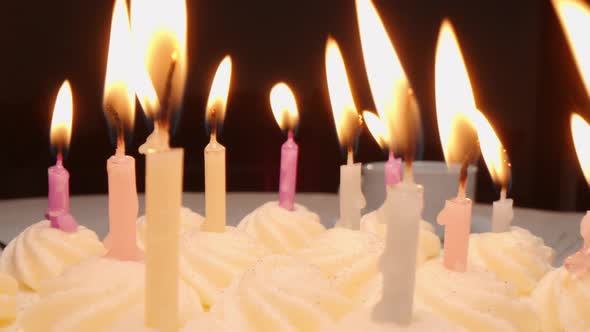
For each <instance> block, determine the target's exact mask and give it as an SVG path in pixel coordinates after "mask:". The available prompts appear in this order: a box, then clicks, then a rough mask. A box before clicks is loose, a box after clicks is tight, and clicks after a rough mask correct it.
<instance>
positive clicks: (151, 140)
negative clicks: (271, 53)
mask: <svg viewBox="0 0 590 332" xmlns="http://www.w3.org/2000/svg"><path fill="white" fill-rule="evenodd" d="M555 1H556V3H559V4H558V5H557V7H558V9H559V10H560V11H559V14H560V18H561V19H562V20H565V19H567V16H568V15H569V14H568V13H570V12H569V11H567V13H566V12H562V11H561V10H562V9H564V8H565V7H564V8H562V7H561V5H563V4H565V5H566V6H567V5H571V4H572V1H573V0H555ZM562 2H563V3H562ZM184 7H185V6H184V0H168V1H149V2H146V1H144V2H137V4H134V6H132V8H131V9H132V10H131V18H132V19H133V23H134V24H133V27H134V29H138V31H134V32H133V33H134V34H137V36H134V37H138V38H132V33H131V25H130V20H129V14H128V12H129V11H128V8H127V5H126V1H124V0H117V1H116V3H115V7H114V11H113V22H112V27H111V29H112V30H111V40H112V41H115V38H117V39H116V41H117V42H111V45H110V46H109V55H108V64H107V73H106V78H105V89H104V96H103V97H104V98H103V107H104V110H105V115H106V117H107V120H108V121H109V124H110V125H111V127H112V128H113V129H114V131H115V136H116V142H117V147H116V150H115V154H114V155H113V156H112V157H111V158H109V159H108V161H107V167H106V169H107V173H108V198H109V200H108V215H105V216H104V220H105V224H106V222H107V220H108V225H109V233H108V236H107V238H106V239H105V240H104V241H103V242H101V241H100V240H99V238H98V237H97V235H96V234H95V233H94V231H92V230H90V229H88V228H86V227H84V226H82V225H79V224H78V222H77V221H76V219H75V218H74V216H73V215H72V214H71V212H70V205H69V181H70V178H69V173H68V171H67V170H66V169H65V166H64V156H65V155H66V154H65V153H64V152H65V151H66V149H67V147H68V144H69V140H70V136H71V123H72V107H73V100H72V93H71V88H70V85H69V83H68V82H67V81H66V82H64V84H63V85H62V87H61V88H60V92H59V93H58V97H57V100H56V103H55V111H54V114H53V117H52V125H51V143H52V145H53V146H54V147H55V150H56V154H57V161H56V164H55V165H54V166H52V167H50V168H49V169H48V178H49V197H48V208H47V210H46V211H45V213H44V215H45V220H43V221H40V222H37V223H34V224H32V225H31V226H29V227H27V228H26V229H24V231H22V232H21V233H20V234H19V235H18V236H16V237H15V238H14V239H12V240H11V241H10V243H9V244H8V246H7V248H6V249H5V250H4V251H3V253H2V256H1V257H0V332H123V331H125V332H158V331H159V332H178V331H181V332H201V331H209V332H236V331H237V332H332V331H334V332H336V331H351V332H352V331H356V332H358V331H364V332H396V331H400V332H401V331H415V332H423V331H441V332H443V331H449V332H455V331H456V332H462V331H470V332H588V331H590V305H588V302H589V301H590V213H589V214H588V215H587V216H586V218H584V219H583V221H582V223H581V227H580V233H581V235H582V237H583V239H584V245H583V247H582V248H581V249H580V250H579V251H578V252H576V253H575V254H573V255H572V256H570V257H569V258H568V259H567V260H566V261H565V263H564V265H563V266H561V267H558V268H557V269H554V268H553V266H552V264H553V258H554V252H553V249H551V248H549V247H548V246H546V245H545V243H544V242H543V240H542V239H540V238H539V237H537V236H535V235H533V234H532V233H531V232H530V231H529V230H525V229H522V228H518V227H511V222H512V219H513V216H514V214H513V208H512V205H513V201H512V200H511V199H508V198H507V197H506V194H507V191H508V188H509V182H510V176H511V175H510V162H509V161H508V160H509V159H508V157H507V153H506V151H505V149H504V147H503V145H502V144H501V142H500V140H499V138H498V137H497V136H496V134H495V131H494V129H493V128H492V127H491V125H490V124H489V123H488V121H487V120H486V119H485V117H484V116H483V114H482V113H481V112H479V111H477V109H476V107H475V105H476V103H475V100H474V98H473V94H472V92H471V86H470V83H469V75H468V73H467V71H466V68H465V66H464V65H463V62H462V61H463V56H462V54H461V49H460V46H459V43H458V39H457V36H456V35H455V32H454V30H453V27H452V24H451V22H450V21H449V20H444V21H443V23H442V27H441V31H440V35H439V40H438V45H437V49H436V56H437V61H435V87H436V91H435V95H436V104H437V105H436V108H437V117H438V125H439V133H440V135H441V142H442V144H443V153H444V155H445V160H446V161H447V162H448V163H454V162H459V163H460V164H461V166H462V167H461V172H460V174H459V186H458V191H457V197H453V198H449V199H448V200H447V201H446V203H445V207H444V209H443V210H442V211H441V213H440V214H439V215H438V218H437V220H436V222H437V223H438V224H440V225H443V226H444V228H445V236H444V243H443V244H442V245H441V240H440V239H439V237H438V236H437V235H436V234H435V233H434V230H433V226H432V225H431V224H429V223H428V222H426V221H423V220H422V216H421V213H422V209H423V207H424V203H425V202H424V198H423V193H424V190H428V188H423V187H422V186H421V185H419V184H417V183H416V182H417V181H415V179H414V174H413V167H412V162H413V160H414V157H415V155H416V151H415V150H416V146H417V145H418V144H417V140H418V137H419V136H420V135H419V131H420V121H421V120H420V117H419V109H418V105H419V103H418V100H417V97H416V95H415V94H414V93H413V91H412V89H411V87H410V84H409V82H410V80H409V79H408V78H407V77H406V73H405V71H404V68H403V67H402V65H401V62H400V61H399V59H398V57H397V54H396V53H395V48H394V47H393V45H392V43H391V41H390V39H389V36H388V34H387V30H386V29H385V27H384V25H383V22H382V20H381V18H380V16H379V14H378V12H377V9H376V8H375V6H374V5H373V4H372V2H371V0H356V9H357V15H358V21H359V31H360V37H361V38H360V39H361V44H362V49H363V59H364V61H365V67H366V69H367V74H368V77H369V83H370V88H371V93H372V95H373V99H374V102H375V106H376V109H377V113H378V116H377V115H375V114H373V113H371V112H369V113H366V114H365V116H364V119H366V120H367V123H368V124H369V122H370V124H369V129H370V130H371V133H372V134H373V136H374V137H375V139H376V140H377V141H378V143H379V145H380V146H381V147H382V148H383V149H384V150H386V151H387V153H388V155H389V157H390V159H389V161H388V162H387V163H386V166H385V183H384V184H385V186H386V193H387V197H386V199H385V201H384V202H383V205H382V206H381V208H379V209H378V210H377V211H373V212H370V213H368V214H366V215H365V216H362V215H361V211H362V208H363V207H364V206H365V203H366V202H365V199H364V196H363V193H362V187H361V176H362V175H361V165H360V164H359V163H355V162H354V157H355V154H354V152H355V146H356V140H357V139H358V135H359V131H360V130H361V127H360V125H361V123H360V122H359V112H358V111H357V107H356V105H355V101H354V98H353V94H352V91H351V88H350V86H351V85H350V82H349V79H348V76H347V73H346V66H345V63H344V57H343V55H342V53H341V51H340V49H339V46H338V43H337V42H336V40H334V39H332V38H329V39H328V40H327V43H326V51H325V61H326V63H325V67H326V76H327V84H328V92H329V95H330V103H331V106H332V111H333V114H334V120H335V124H336V133H337V136H338V140H339V142H340V144H341V147H342V148H343V150H345V151H346V152H347V163H346V164H345V165H342V166H341V167H340V188H339V198H340V211H339V212H340V213H339V216H338V221H337V223H336V226H334V227H326V225H327V224H329V222H330V221H328V220H323V221H322V220H320V217H319V215H318V214H316V213H315V212H313V211H311V210H310V209H308V208H307V207H305V206H303V205H300V204H296V203H295V189H296V183H297V182H296V181H297V169H298V165H297V160H298V151H299V147H298V145H297V143H296V142H295V133H296V129H297V123H298V119H299V114H298V111H297V105H296V100H295V97H294V94H293V92H292V91H291V90H290V88H289V87H288V85H287V84H285V83H278V84H277V85H275V86H274V87H273V89H272V90H271V95H270V102H271V108H272V110H273V114H274V116H275V119H276V120H277V124H278V125H279V127H280V128H281V129H282V130H284V131H285V132H286V136H287V139H286V141H285V143H284V144H283V146H282V148H281V167H280V181H279V193H278V201H276V202H275V201H272V202H267V203H264V204H262V205H261V206H259V207H258V208H256V209H254V210H253V211H251V212H250V213H249V214H247V215H246V216H244V217H243V218H242V219H241V221H239V222H238V220H231V225H230V223H228V222H227V220H226V214H227V209H226V191H225V190H226V182H225V180H226V178H225V166H226V165H225V161H226V160H225V147H224V146H222V145H221V143H220V141H219V140H218V138H219V137H218V136H219V134H220V129H221V124H222V122H223V120H224V118H225V111H226V105H227V98H228V94H229V89H230V80H231V73H232V60H231V57H229V56H227V57H225V58H224V59H223V60H222V61H221V63H220V65H219V66H218V68H217V71H216V73H215V77H214V79H213V82H212V84H211V92H210V95H209V99H208V101H207V106H206V114H205V117H206V123H207V126H208V129H209V135H210V142H209V144H208V145H207V147H206V148H205V150H204V163H205V167H204V169H205V215H204V216H201V215H199V214H197V213H195V212H193V211H191V210H190V209H188V208H184V207H182V192H183V191H182V185H183V167H184V150H183V149H181V148H171V147H170V129H171V122H170V121H171V118H173V117H171V113H172V112H174V111H177V110H178V109H179V108H180V103H181V102H182V99H183V96H184V95H185V94H184V83H185V80H186V76H187V53H186V49H187V47H186V15H184V14H185V13H184V12H183V10H184V9H185V8H184ZM572 8H574V9H573V10H580V9H582V10H583V13H585V14H586V18H587V20H588V23H589V24H590V14H589V13H590V10H588V8H586V7H584V6H581V5H579V4H578V6H574V7H570V8H569V9H568V10H572ZM175 11H180V14H181V15H179V13H177V12H175ZM154 13H156V14H157V15H154ZM588 27H590V25H589V26H588ZM144 30H145V31H144ZM583 30H584V31H586V30H588V29H583ZM146 32H147V34H148V35H147V36H146V35H145V33H146ZM150 34H151V35H150ZM134 39H135V40H134ZM585 39H586V38H581V40H585ZM132 40H133V41H134V42H133V43H132ZM134 48H137V50H135V49H134ZM134 54H142V55H143V56H144V59H143V60H145V61H143V62H144V65H145V66H143V67H142V66H135V62H139V61H138V59H134V58H133V55H134ZM140 63H141V62H140ZM136 67H137V68H136ZM129 68H134V69H138V70H124V69H129ZM131 76H132V77H131ZM136 76H138V77H136ZM450 78H453V79H454V81H453V82H451V83H452V84H451V83H450V82H449V80H450ZM131 82H133V84H131ZM127 83H129V84H127ZM136 97H137V99H139V102H140V104H141V106H142V108H143V110H144V111H145V113H146V115H147V116H149V117H151V118H153V120H154V129H153V132H152V133H151V134H150V135H149V137H148V139H147V141H146V143H145V144H144V145H142V146H141V147H140V151H141V152H142V153H144V154H145V164H146V171H145V174H146V181H145V183H146V185H145V188H146V193H145V216H144V217H140V218H137V215H138V211H139V200H138V195H137V189H136V179H135V171H136V170H135V160H134V159H133V158H132V157H130V156H127V155H125V147H126V144H125V143H126V142H125V139H126V137H127V136H128V135H126V134H127V131H129V129H130V128H131V127H132V123H133V119H134V118H135V117H134V111H135V99H136ZM461 98H463V100H461ZM458 100H459V102H458ZM572 130H573V131H574V141H575V144H576V147H577V148H578V149H579V150H582V149H584V148H585V146H583V143H584V144H585V143H587V142H584V140H583V139H578V138H577V137H582V138H584V137H586V138H587V137H588V133H590V126H589V125H588V124H587V123H586V122H584V121H583V120H582V119H581V117H578V118H576V117H574V118H573V120H572ZM578 130H582V131H583V132H582V133H583V134H584V135H581V136H580V135H577V134H576V133H577V132H578ZM581 142H583V143H581ZM477 143H479V144H477ZM398 151H399V152H401V153H402V154H403V155H404V158H405V163H404V167H405V168H404V171H403V176H402V163H401V160H400V159H397V158H395V155H394V153H398ZM474 151H478V152H477V153H475V152H474ZM479 151H481V152H482V154H483V155H484V161H485V163H486V166H487V168H488V171H489V173H490V174H491V176H492V179H493V180H494V181H495V182H496V183H497V184H498V185H499V186H500V187H501V194H500V199H499V200H498V201H496V202H495V203H494V205H493V212H492V216H491V217H490V218H489V219H490V224H491V226H492V227H491V228H492V230H493V231H492V232H488V233H482V234H471V213H472V201H471V200H470V199H469V198H468V197H467V196H466V189H465V187H466V182H467V172H466V170H467V167H468V165H469V163H470V162H474V161H475V158H477V156H478V153H479ZM579 159H580V161H581V164H583V165H582V166H583V167H586V166H587V165H586V164H588V162H590V157H589V158H588V159H584V156H583V155H580V156H579ZM585 171H587V174H586V176H587V179H588V180H589V182H590V168H588V170H586V169H585ZM430 204H432V203H430ZM230 208H232V207H230ZM39 214H40V215H43V211H40V213H39ZM80 221H81V222H82V224H83V223H84V220H80ZM431 222H435V220H431ZM236 224H237V226H235V227H234V226H232V225H236ZM441 247H442V248H443V249H442V253H441Z"/></svg>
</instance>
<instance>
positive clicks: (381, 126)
mask: <svg viewBox="0 0 590 332" xmlns="http://www.w3.org/2000/svg"><path fill="white" fill-rule="evenodd" d="M363 119H364V120H365V123H366V124H367V128H369V132H370V133H371V136H373V139H374V140H375V142H377V144H379V146H380V147H381V148H382V149H384V150H385V149H387V148H388V147H389V143H388V141H387V140H388V132H387V126H386V125H385V123H384V122H383V120H381V118H379V116H377V115H375V113H372V112H369V111H363Z"/></svg>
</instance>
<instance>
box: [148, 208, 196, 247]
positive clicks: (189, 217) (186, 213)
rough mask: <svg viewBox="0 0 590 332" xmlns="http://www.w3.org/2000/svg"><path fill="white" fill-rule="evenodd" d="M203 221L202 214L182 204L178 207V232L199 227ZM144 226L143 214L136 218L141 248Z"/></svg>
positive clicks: (181, 232) (182, 232)
mask: <svg viewBox="0 0 590 332" xmlns="http://www.w3.org/2000/svg"><path fill="white" fill-rule="evenodd" d="M204 221H205V218H204V217H203V216H202V215H200V214H198V213H196V212H194V211H193V210H191V209H189V208H187V207H184V206H183V207H182V208H181V209H180V234H181V235H182V234H184V233H186V232H190V231H192V230H194V229H199V228H200V227H201V225H203V222H204ZM145 226H146V223H145V216H141V217H139V218H137V245H138V246H139V247H140V248H142V249H144V248H145V245H144V241H145Z"/></svg>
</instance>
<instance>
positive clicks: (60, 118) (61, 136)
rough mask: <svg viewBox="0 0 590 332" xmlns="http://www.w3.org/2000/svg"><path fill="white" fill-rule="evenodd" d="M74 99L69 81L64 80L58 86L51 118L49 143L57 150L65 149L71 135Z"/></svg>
mask: <svg viewBox="0 0 590 332" xmlns="http://www.w3.org/2000/svg"><path fill="white" fill-rule="evenodd" d="M73 105H74V101H73V97H72V88H71V87H70V82H69V81H67V80H66V81H65V82H63V84H62V85H61V87H60V88H59V92H58V93H57V99H56V101H55V106H54V107H53V116H52V118H51V135H50V141H51V145H53V146H54V147H56V148H57V149H58V150H63V149H67V148H68V146H69V145H70V139H71V137H72V120H73V119H72V118H73V114H72V113H73V108H74V106H73Z"/></svg>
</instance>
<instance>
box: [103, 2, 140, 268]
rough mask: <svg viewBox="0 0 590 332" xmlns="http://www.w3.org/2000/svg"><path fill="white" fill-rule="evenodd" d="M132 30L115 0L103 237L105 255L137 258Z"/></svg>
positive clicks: (106, 93) (123, 5)
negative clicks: (130, 149) (129, 140)
mask: <svg viewBox="0 0 590 332" xmlns="http://www.w3.org/2000/svg"><path fill="white" fill-rule="evenodd" d="M132 55H133V53H132V45H131V30H130V27H129V17H128V16H127V3H126V2H125V1H124V0H117V2H116V3H115V8H114V10H113V19H112V22H111V41H110V45H109V56H108V62H107V72H106V78H105V89H104V96H103V107H104V111H105V113H106V115H107V119H108V120H109V123H110V124H111V126H112V127H113V129H114V130H115V132H116V136H117V150H116V153H115V155H113V156H112V157H110V158H109V159H108V161H107V172H108V177H109V235H107V237H106V238H105V241H104V243H105V247H106V248H107V250H108V251H107V256H109V257H113V258H116V259H120V260H138V259H141V258H142V257H143V252H142V251H141V249H139V248H138V247H137V241H136V230H135V220H136V219H137V212H138V209H139V203H138V201H137V189H136V183H135V159H133V157H130V156H126V155H125V128H132V127H133V120H134V119H135V93H134V91H133V89H132V88H131V87H129V86H128V82H131V80H132V79H133V75H134V73H133V71H132V69H133V61H132Z"/></svg>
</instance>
